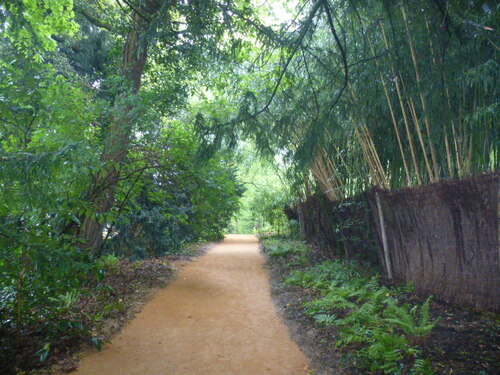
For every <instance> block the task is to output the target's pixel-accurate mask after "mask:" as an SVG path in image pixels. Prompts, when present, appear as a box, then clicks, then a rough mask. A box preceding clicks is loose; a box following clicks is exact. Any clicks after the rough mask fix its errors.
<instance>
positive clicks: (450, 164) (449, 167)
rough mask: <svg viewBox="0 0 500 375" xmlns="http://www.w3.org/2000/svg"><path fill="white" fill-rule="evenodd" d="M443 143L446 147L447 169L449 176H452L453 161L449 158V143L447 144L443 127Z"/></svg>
mask: <svg viewBox="0 0 500 375" xmlns="http://www.w3.org/2000/svg"><path fill="white" fill-rule="evenodd" d="M444 145H445V148H446V160H447V161H448V170H449V171H450V177H451V178H453V162H452V159H451V152H450V145H449V144H448V131H447V130H446V128H445V129H444Z"/></svg>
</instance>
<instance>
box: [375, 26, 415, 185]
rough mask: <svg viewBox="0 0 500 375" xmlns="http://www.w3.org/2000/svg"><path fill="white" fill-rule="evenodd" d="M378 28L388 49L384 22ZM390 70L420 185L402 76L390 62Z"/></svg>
mask: <svg viewBox="0 0 500 375" xmlns="http://www.w3.org/2000/svg"><path fill="white" fill-rule="evenodd" d="M380 28H381V30H382V35H383V37H384V43H385V46H386V48H387V49H388V50H390V45H389V40H388V39H387V35H386V33H385V28H384V24H383V23H382V22H381V23H380ZM391 70H392V74H393V75H394V79H395V83H396V91H397V94H398V100H399V105H400V107H401V113H402V114H403V120H404V124H405V130H406V137H407V138H408V144H409V145H410V153H411V158H412V162H413V168H414V169H415V175H416V177H417V183H418V184H419V185H421V184H422V176H421V173H420V166H419V164H418V162H417V153H416V150H415V144H414V142H413V137H412V134H411V131H410V121H409V119H408V114H407V112H406V105H405V103H404V100H403V94H402V91H401V86H400V85H401V83H402V77H400V76H399V75H398V74H396V70H395V69H394V65H393V64H391Z"/></svg>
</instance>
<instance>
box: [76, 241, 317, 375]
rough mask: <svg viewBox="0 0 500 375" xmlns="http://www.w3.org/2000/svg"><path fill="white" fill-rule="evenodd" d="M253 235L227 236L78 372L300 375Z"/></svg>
mask: <svg viewBox="0 0 500 375" xmlns="http://www.w3.org/2000/svg"><path fill="white" fill-rule="evenodd" d="M263 266H264V259H263V257H262V256H261V255H260V254H259V249H258V242H257V238H256V237H255V236H249V235H229V236H227V238H226V240H225V241H224V242H223V243H221V244H219V245H216V246H214V247H213V248H212V249H211V250H210V251H209V252H208V253H207V254H205V255H204V256H203V257H201V258H200V259H198V260H197V261H195V262H193V263H190V264H188V265H187V266H186V267H185V268H184V269H183V270H182V271H181V273H180V275H179V278H178V279H177V280H176V281H174V282H173V283H172V284H170V285H169V286H167V287H166V288H164V289H162V290H161V291H160V292H158V294H157V295H156V296H155V297H154V299H153V300H152V301H150V302H149V303H148V304H147V305H146V306H145V307H144V309H143V311H142V312H141V313H140V314H139V315H138V316H137V318H136V319H134V320H133V321H132V322H131V323H130V324H129V325H128V326H126V327H125V329H124V330H123V332H122V333H121V334H120V335H119V336H117V337H116V338H115V339H114V340H113V342H112V343H111V344H110V345H107V346H106V347H105V348H104V349H103V350H102V351H101V352H96V353H92V354H90V355H88V356H86V357H85V358H84V359H83V360H82V363H81V365H80V368H79V370H78V371H77V372H76V373H75V374H78V375H100V374H103V375H115V374H120V375H129V374H130V375H132V374H137V375H139V374H140V375H197V374H200V375H201V374H203V375H224V374H227V375H246V374H248V375H268V374H275V375H304V374H307V373H308V372H307V360H306V358H305V356H304V355H303V354H302V352H301V351H300V350H299V349H298V347H297V346H296V345H295V343H293V342H292V341H291V339H290V335H289V334H288V331H287V329H286V327H285V325H284V324H283V323H282V322H281V321H280V319H279V318H278V316H277V315H276V311H275V308H274V305H273V302H272V300H271V295H270V288H269V283H268V273H267V271H266V269H265V268H264V267H263Z"/></svg>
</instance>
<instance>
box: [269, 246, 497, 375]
mask: <svg viewBox="0 0 500 375" xmlns="http://www.w3.org/2000/svg"><path fill="white" fill-rule="evenodd" d="M262 243H263V246H264V249H265V252H266V254H267V257H268V260H269V262H270V265H271V269H272V274H273V275H274V276H273V277H274V278H278V286H277V287H276V288H275V289H276V291H277V293H278V294H279V293H280V291H281V290H283V289H284V288H285V289H286V292H285V293H286V295H287V299H286V300H287V301H289V302H288V303H287V304H286V305H285V306H290V307H287V308H290V309H292V308H293V309H295V310H296V311H295V312H285V317H286V316H287V314H288V316H289V317H290V316H291V317H292V318H293V319H295V320H297V321H299V322H300V324H301V325H302V326H303V327H307V325H308V324H312V325H313V326H314V327H316V329H319V330H320V331H323V332H322V334H320V335H319V336H318V337H317V338H316V342H315V343H313V344H311V345H316V346H320V347H323V348H317V347H316V349H315V350H317V351H319V352H322V351H325V349H324V347H328V346H330V350H332V351H337V352H340V353H342V356H343V361H344V363H345V364H346V367H347V368H348V369H347V370H345V369H344V370H342V369H335V370H329V371H331V372H328V371H327V372H324V373H325V374H330V373H342V374H343V373H346V374H347V373H348V374H352V373H355V374H358V373H359V374H368V373H370V374H445V373H449V371H450V369H452V370H453V369H454V372H453V373H458V374H469V373H474V372H470V371H476V372H475V373H481V374H494V373H495V371H496V370H495V369H498V364H497V363H496V355H495V344H494V343H492V344H491V345H490V346H485V345H484V343H485V342H487V341H488V340H491V339H494V338H495V337H496V335H495V333H494V332H495V326H496V323H495V319H494V317H491V316H488V315H484V314H480V313H473V312H470V311H467V310H465V311H462V310H460V309H458V308H453V307H450V306H446V305H443V304H440V303H438V302H435V301H433V300H432V298H431V297H427V298H425V299H422V298H419V297H417V296H415V295H414V293H413V291H412V286H411V285H403V286H394V285H393V286H388V285H384V283H383V282H382V281H383V280H381V279H380V277H379V276H378V274H377V272H376V270H374V269H373V266H369V265H365V264H360V263H357V262H355V261H352V260H346V259H334V260H331V259H330V260H323V261H319V262H311V261H310V260H309V259H313V258H314V257H313V256H311V255H312V253H314V252H315V251H314V250H312V249H311V248H310V247H309V246H307V245H305V244H304V243H303V242H301V241H297V240H290V239H286V238H283V237H263V238H262ZM288 288H291V291H290V290H289V289H288ZM297 301H299V302H297ZM433 310H436V311H433ZM297 314H300V315H302V318H297ZM464 327H467V329H464ZM471 327H475V329H476V330H477V331H476V332H475V335H476V336H475V337H474V335H472V336H470V337H469V336H468V335H469V334H471V333H472V330H471ZM301 330H306V332H309V331H310V330H311V328H301V329H299V332H300V331H301ZM452 331H453V332H454V338H455V339H457V337H461V338H462V340H463V341H462V342H461V343H460V344H458V343H455V344H452V343H451V340H450V337H449V336H450V332H452ZM299 335H301V333H299ZM301 340H302V339H301V338H298V341H299V342H301ZM476 340H480V341H481V344H478V343H477V342H476ZM494 340H495V339H494ZM454 345H455V346H454ZM456 345H462V346H463V347H462V349H461V350H460V351H461V352H462V355H464V354H465V353H467V354H468V355H470V354H472V353H475V352H477V353H478V355H479V356H481V360H477V361H476V360H471V359H466V358H464V356H462V358H460V359H459V358H452V357H453V355H448V354H447V351H450V354H451V352H454V351H455V350H456ZM473 362H476V363H475V364H474V363H473ZM467 363H468V364H467ZM342 371H344V372H342ZM481 371H482V372H481ZM321 373H322V374H323V372H321Z"/></svg>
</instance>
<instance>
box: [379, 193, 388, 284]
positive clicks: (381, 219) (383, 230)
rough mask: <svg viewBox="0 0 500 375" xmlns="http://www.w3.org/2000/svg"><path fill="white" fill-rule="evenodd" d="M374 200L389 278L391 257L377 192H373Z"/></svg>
mask: <svg viewBox="0 0 500 375" xmlns="http://www.w3.org/2000/svg"><path fill="white" fill-rule="evenodd" d="M375 200H376V201H377V211H378V219H379V222H380V235H381V237H382V247H383V249H384V260H385V267H386V269H387V277H388V278H389V280H390V279H392V263H391V258H390V256H389V245H388V244H387V235H386V233H385V221H384V213H383V211H382V204H381V203H380V197H379V194H378V193H375Z"/></svg>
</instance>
